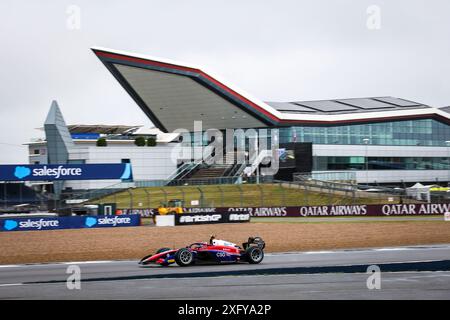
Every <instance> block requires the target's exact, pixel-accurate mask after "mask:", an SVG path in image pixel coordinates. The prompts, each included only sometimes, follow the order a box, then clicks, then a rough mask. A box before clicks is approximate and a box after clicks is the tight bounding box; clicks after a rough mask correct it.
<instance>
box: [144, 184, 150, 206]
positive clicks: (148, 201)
mask: <svg viewBox="0 0 450 320" xmlns="http://www.w3.org/2000/svg"><path fill="white" fill-rule="evenodd" d="M143 189H144V192H145V194H146V195H147V208H149V209H150V193H149V192H148V190H147V188H143Z"/></svg>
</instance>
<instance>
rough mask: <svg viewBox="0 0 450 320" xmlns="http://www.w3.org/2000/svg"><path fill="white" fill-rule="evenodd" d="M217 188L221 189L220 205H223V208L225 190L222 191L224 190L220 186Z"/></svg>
mask: <svg viewBox="0 0 450 320" xmlns="http://www.w3.org/2000/svg"><path fill="white" fill-rule="evenodd" d="M217 188H218V189H219V191H220V203H221V206H222V207H223V206H224V204H223V203H224V194H223V190H222V188H221V187H220V186H219V185H217Z"/></svg>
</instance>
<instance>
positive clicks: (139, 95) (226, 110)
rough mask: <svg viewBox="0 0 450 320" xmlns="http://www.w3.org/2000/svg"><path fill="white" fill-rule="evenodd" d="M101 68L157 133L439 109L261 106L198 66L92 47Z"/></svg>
mask: <svg viewBox="0 0 450 320" xmlns="http://www.w3.org/2000/svg"><path fill="white" fill-rule="evenodd" d="M92 50H93V51H94V53H95V54H96V55H97V57H98V58H99V59H100V60H101V61H102V62H103V64H104V65H105V66H106V68H107V69H108V70H109V71H110V72H111V73H112V74H113V76H114V77H115V78H116V79H117V80H118V81H119V83H120V84H121V85H122V86H123V87H124V89H125V90H126V91H127V92H128V93H129V94H130V96H131V97H132V98H133V99H134V101H135V102H136V103H137V104H138V105H139V107H140V108H141V109H142V110H143V111H144V113H145V114H146V115H147V116H148V117H149V118H150V120H151V121H152V122H153V123H154V124H155V126H157V127H158V128H159V129H161V130H162V131H165V132H167V131H173V130H175V129H179V128H184V129H187V130H189V131H192V130H193V129H194V121H199V120H201V121H202V129H203V130H206V129H209V128H216V129H225V128H258V127H272V126H286V125H295V124H298V125H301V124H305V125H320V124H322V125H338V124H340V125H342V124H347V123H349V124H350V123H364V122H375V121H377V122H379V121H395V120H409V119H422V118H434V119H437V120H439V121H443V122H447V123H450V115H449V114H448V113H447V112H444V111H443V110H439V109H437V108H432V107H429V106H427V105H423V104H420V103H416V102H413V101H408V100H405V99H399V98H395V97H372V98H354V99H335V100H320V101H296V102H263V101H261V100H259V99H257V98H255V97H252V96H251V95H250V94H248V93H246V92H244V91H243V90H241V89H238V88H237V87H235V86H233V85H232V84H230V83H227V82H226V81H224V80H222V79H220V78H219V77H217V76H213V75H212V74H211V73H209V72H206V71H205V70H204V69H203V68H200V67H198V66H193V65H190V64H187V63H181V62H175V61H170V60H167V59H161V58H156V57H150V56H144V55H140V54H134V53H129V52H124V51H118V50H112V49H105V48H99V47H95V48H92Z"/></svg>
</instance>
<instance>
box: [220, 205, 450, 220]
mask: <svg viewBox="0 0 450 320" xmlns="http://www.w3.org/2000/svg"><path fill="white" fill-rule="evenodd" d="M214 211H215V212H222V211H224V212H247V213H249V214H250V215H251V216H252V217H339V216H408V215H417V216H423V215H444V213H445V212H448V211H450V203H423V204H375V205H339V206H300V207H266V208H265V207H243V208H239V207H230V208H215V210H214Z"/></svg>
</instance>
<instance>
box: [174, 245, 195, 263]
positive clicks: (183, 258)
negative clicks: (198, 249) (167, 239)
mask: <svg viewBox="0 0 450 320" xmlns="http://www.w3.org/2000/svg"><path fill="white" fill-rule="evenodd" d="M175 262H176V263H177V264H178V265H179V266H180V267H186V266H188V265H190V264H192V263H193V262H194V255H193V254H192V252H191V251H190V250H189V249H187V248H182V249H180V250H178V251H177V252H176V253H175Z"/></svg>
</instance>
